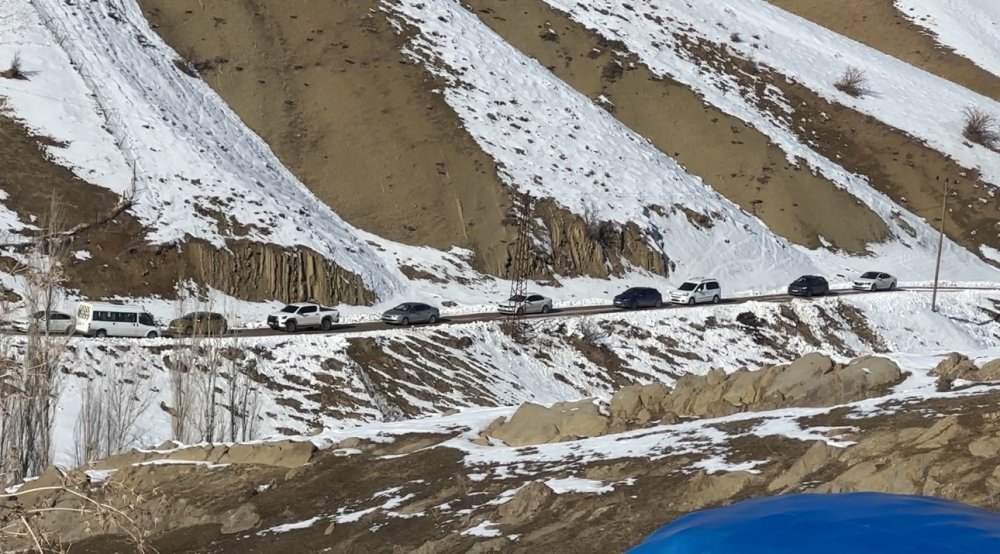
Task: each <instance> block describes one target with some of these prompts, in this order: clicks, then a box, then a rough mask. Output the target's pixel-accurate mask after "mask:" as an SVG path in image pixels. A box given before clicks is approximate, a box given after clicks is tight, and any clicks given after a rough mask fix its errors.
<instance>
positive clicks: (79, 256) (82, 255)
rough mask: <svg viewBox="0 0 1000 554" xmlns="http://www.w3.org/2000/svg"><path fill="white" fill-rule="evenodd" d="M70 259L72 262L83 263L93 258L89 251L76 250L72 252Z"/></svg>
mask: <svg viewBox="0 0 1000 554" xmlns="http://www.w3.org/2000/svg"><path fill="white" fill-rule="evenodd" d="M72 257H73V259H74V260H80V261H85V260H89V259H91V258H93V257H94V256H93V254H91V253H90V251H89V250H77V251H75V252H73V254H72Z"/></svg>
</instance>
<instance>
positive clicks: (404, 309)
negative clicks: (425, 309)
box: [393, 304, 412, 312]
mask: <svg viewBox="0 0 1000 554" xmlns="http://www.w3.org/2000/svg"><path fill="white" fill-rule="evenodd" d="M411 307H412V306H410V305H409V304H400V305H399V306H396V307H395V308H393V310H396V311H397V312H408V311H410V308H411Z"/></svg>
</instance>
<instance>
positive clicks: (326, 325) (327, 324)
mask: <svg viewBox="0 0 1000 554" xmlns="http://www.w3.org/2000/svg"><path fill="white" fill-rule="evenodd" d="M331 327H333V322H332V321H330V318H328V317H324V318H323V321H321V322H320V324H319V328H320V329H322V330H324V331H329V330H330V328H331Z"/></svg>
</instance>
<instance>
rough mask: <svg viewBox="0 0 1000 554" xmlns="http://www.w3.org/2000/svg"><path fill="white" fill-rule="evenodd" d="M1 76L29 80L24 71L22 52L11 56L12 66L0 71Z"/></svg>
mask: <svg viewBox="0 0 1000 554" xmlns="http://www.w3.org/2000/svg"><path fill="white" fill-rule="evenodd" d="M0 77H4V78H7V79H20V80H22V81H27V80H28V76H27V75H26V74H25V73H24V70H23V69H22V68H21V53H20V52H15V53H14V57H13V58H11V60H10V66H9V67H8V68H7V69H5V70H3V71H0Z"/></svg>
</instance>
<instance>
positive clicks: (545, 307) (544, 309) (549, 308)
mask: <svg viewBox="0 0 1000 554" xmlns="http://www.w3.org/2000/svg"><path fill="white" fill-rule="evenodd" d="M551 311H552V306H549V305H548V304H543V305H542V313H543V314H547V313H549V312H551Z"/></svg>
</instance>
